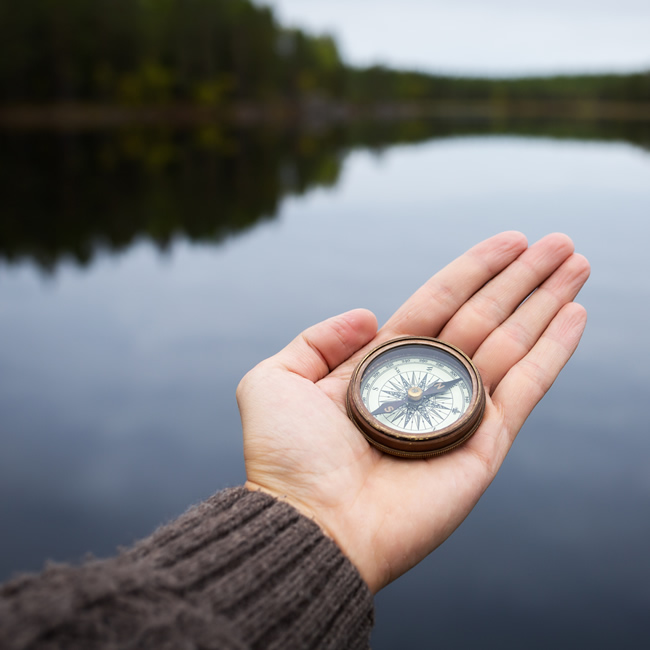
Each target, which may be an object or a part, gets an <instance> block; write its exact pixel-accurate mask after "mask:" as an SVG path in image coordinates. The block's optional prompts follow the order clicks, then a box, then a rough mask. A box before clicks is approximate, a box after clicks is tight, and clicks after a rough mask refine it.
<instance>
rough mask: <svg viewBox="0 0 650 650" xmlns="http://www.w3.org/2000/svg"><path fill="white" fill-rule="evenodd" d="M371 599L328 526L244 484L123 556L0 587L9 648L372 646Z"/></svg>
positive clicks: (0, 638)
mask: <svg viewBox="0 0 650 650" xmlns="http://www.w3.org/2000/svg"><path fill="white" fill-rule="evenodd" d="M372 624H373V603H372V595H371V593H370V591H369V589H368V587H367V586H366V584H365V582H364V581H363V580H362V578H361V577H360V575H359V573H358V572H357V570H356V569H355V567H354V566H353V565H352V564H351V563H350V562H349V561H348V560H347V558H346V557H345V556H344V555H343V554H342V553H341V551H340V550H339V548H338V547H337V546H336V544H335V543H334V542H332V541H331V540H330V539H329V538H327V537H326V536H325V535H323V533H322V531H321V530H320V528H319V527H318V526H317V525H316V524H315V523H314V522H312V521H310V520H309V519H307V518H306V517H304V516H303V515H301V514H300V513H298V512H297V511H296V510H295V509H294V508H292V507H291V506H289V505H288V504H286V503H284V502H281V501H277V500H275V499H273V498H272V497H270V496H268V495H266V494H263V493H261V492H249V491H248V490H246V489H245V488H243V487H240V488H232V489H229V490H224V491H223V492H220V493H218V494H216V495H214V496H213V497H211V498H210V499H208V500H207V501H205V502H204V503H202V504H200V505H198V506H196V507H194V508H192V509H191V510H189V511H188V512H187V513H186V514H184V515H183V516H181V517H180V518H179V519H177V520H176V521H174V522H172V523H170V524H168V525H166V526H163V527H161V528H160V529H158V530H157V531H156V532H155V533H154V534H153V535H151V536H150V537H148V538H147V539H145V540H143V541H141V542H139V543H137V544H136V545H135V546H134V547H132V548H130V549H127V550H125V551H122V552H121V553H120V554H119V555H117V556H116V557H114V558H110V559H106V560H93V561H90V562H87V563H86V564H84V565H83V566H81V567H76V568H75V567H69V566H60V565H56V566H49V567H48V568H46V569H45V571H44V572H43V573H41V574H38V575H29V576H23V577H19V578H17V579H15V580H13V581H12V582H10V583H7V584H6V585H4V586H2V587H1V588H0V647H1V648H6V649H7V650H18V649H21V650H24V649H28V648H29V649H32V648H33V649H36V648H38V649H39V650H40V649H43V650H50V649H51V650H54V649H58V648H66V649H69V650H75V649H77V648H79V649H81V648H84V650H93V649H97V650H99V649H101V650H108V649H113V648H152V649H153V648H155V649H156V650H165V649H167V648H169V649H170V650H171V649H172V648H173V649H174V650H186V649H187V650H189V649H190V648H192V649H193V648H196V649H198V648H201V649H202V650H203V649H205V650H207V649H212V648H226V649H240V648H241V649H244V648H246V649H254V648H264V649H266V648H269V649H272V648H283V649H285V648H332V649H333V648H346V649H347V648H350V649H355V648H367V647H368V644H369V636H370V631H371V628H372Z"/></svg>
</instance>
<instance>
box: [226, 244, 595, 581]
mask: <svg viewBox="0 0 650 650" xmlns="http://www.w3.org/2000/svg"><path fill="white" fill-rule="evenodd" d="M588 276H589V264H588V262H587V261H586V260H585V259H584V258H583V257H582V256H580V255H576V254H574V253H573V244H572V242H571V240H570V239H569V238H568V237H566V236H565V235H549V236H547V237H545V238H544V239H542V240H541V241H539V242H537V243H536V244H534V245H533V246H531V247H530V248H528V247H527V243H526V240H525V237H524V236H523V235H521V234H520V233H512V232H510V233H503V234H501V235H497V236H495V237H492V238H491V239H488V240H486V241H484V242H482V243H480V244H478V245H477V246H475V247H474V248H472V249H471V250H469V251H468V252H467V253H465V254H464V255H462V256H461V257H459V258H458V259H456V260H455V261H454V262H452V263H451V264H449V265H448V266H447V267H446V268H444V269H443V270H442V271H440V272H439V273H437V274H436V275H434V276H433V277H432V278H431V279H430V280H429V281H428V282H427V283H426V284H425V285H424V286H423V287H421V288H420V289H419V290H418V291H417V292H416V293H415V294H414V295H413V296H411V298H409V299H408V300H407V301H406V302H405V303H404V305H403V306H402V307H401V308H400V309H398V310H397V312H396V313H395V314H394V315H393V316H392V317H391V318H390V319H389V321H388V322H387V323H386V324H385V325H384V327H382V328H381V329H380V330H379V331H378V332H377V331H376V319H375V317H374V316H373V315H372V314H371V313H370V312H368V311H365V310H354V311H351V312H348V313H346V314H342V315H340V316H336V317H334V318H331V319H329V320H326V321H324V322H322V323H319V324H318V325H315V326H313V327H311V328H309V329H307V330H306V331H305V332H303V333H302V334H300V335H299V336H298V337H297V338H296V339H295V340H294V341H293V342H292V343H290V344H289V345H288V346H287V347H286V348H285V349H284V350H282V351H281V352H279V353H278V354H277V355H275V356H273V357H271V358H270V359H267V360H265V361H263V362H262V363H260V364H259V365H258V366H256V367H255V368H254V369H253V370H251V371H250V372H249V373H248V374H247V375H246V377H244V379H243V380H242V382H241V384H240V385H239V387H238V389H237V399H238V402H239V407H240V411H241V416H242V423H243V431H244V455H245V461H246V472H247V478H248V481H247V486H248V488H249V489H252V490H255V489H261V490H264V491H266V492H268V493H270V494H272V495H274V496H276V497H278V498H281V499H286V500H287V501H288V502H289V503H291V504H292V505H294V506H295V507H296V508H297V509H298V510H300V511H302V512H303V513H304V514H306V515H307V516H308V517H311V518H313V519H314V520H315V521H316V522H317V523H318V524H319V525H320V526H321V528H322V529H323V531H324V532H325V533H326V534H327V535H329V536H330V537H332V538H333V539H334V540H335V541H336V542H337V544H338V545H339V547H340V548H341V549H342V551H343V552H344V553H345V554H346V555H347V556H348V558H349V559H350V560H351V561H352V562H353V563H354V564H355V565H356V567H357V568H358V570H359V572H360V573H361V575H362V577H363V578H364V579H365V581H366V582H367V584H368V586H369V587H370V588H371V589H372V590H373V591H375V592H376V591H378V590H379V589H381V587H383V586H385V585H386V584H388V583H389V582H391V581H392V580H394V579H395V578H397V577H398V576H400V575H401V574H403V573H404V572H405V571H407V570H408V569H409V568H411V567H412V566H414V565H415V564H417V563H418V562H419V561H420V560H422V559H423V558H424V557H425V556H426V555H427V554H429V553H430V552H431V551H433V550H434V549H435V548H436V547H437V546H439V545H440V544H441V543H442V542H443V541H444V540H445V539H446V538H447V537H449V535H450V534H451V533H452V532H453V531H454V530H455V529H456V528H457V527H458V526H459V525H460V523H461V522H462V521H463V519H464V518H465V517H466V516H467V515H468V514H469V512H470V511H471V509H472V508H473V507H474V505H475V504H476V502H477V501H478V499H479V498H480V496H481V495H482V494H483V492H484V491H485V489H486V488H487V487H488V485H489V484H490V482H491V481H492V479H493V478H494V476H495V474H496V473H497V471H498V469H499V467H500V466H501V463H502V462H503V460H504V458H505V456H506V454H507V452H508V450H509V449H510V446H511V445H512V443H513V441H514V439H515V437H516V435H517V433H518V432H519V429H520V428H521V426H522V425H523V423H524V421H525V420H526V418H527V417H528V415H529V414H530V412H531V411H532V409H533V408H534V406H535V405H536V404H537V402H538V401H539V400H540V399H541V398H542V397H543V395H544V394H545V393H546V391H547V390H548V389H549V388H550V386H551V384H552V383H553V381H554V380H555V378H556V377H557V375H558V373H559V372H560V370H561V369H562V367H563V366H564V364H565V363H566V362H567V361H568V360H569V358H570V357H571V355H572V354H573V352H574V350H575V349H576V347H577V345H578V342H579V340H580V337H581V335H582V332H583V330H584V327H585V324H586V313H585V310H584V309H583V308H582V307H581V306H580V305H577V304H575V303H573V302H572V301H573V299H574V298H575V296H576V295H577V293H578V291H579V290H580V288H581V287H582V285H583V284H584V283H585V281H586V280H587V277H588ZM526 298H527V299H526ZM524 301H525V302H524ZM407 334H410V335H419V336H435V337H438V338H440V339H442V340H445V341H448V342H449V343H452V344H453V345H456V346H457V347H459V348H461V349H462V350H463V351H464V352H465V353H466V354H468V355H469V356H470V357H472V358H473V361H474V363H475V364H476V366H477V367H478V369H479V372H480V373H481V376H482V378H483V382H484V384H485V388H486V392H487V395H488V397H487V405H486V411H485V416H484V418H483V421H482V423H481V426H480V427H479V428H478V430H477V431H476V433H475V434H474V435H473V436H472V438H470V439H469V440H468V441H467V442H466V443H465V444H463V445H462V446H460V447H459V448H457V449H455V450H454V451H451V452H449V453H447V454H443V455H441V456H436V457H434V458H429V459H426V460H403V459H400V458H394V457H392V456H388V455H386V454H383V453H381V452H379V451H377V450H376V449H374V448H373V447H371V446H370V445H369V444H368V443H367V442H366V440H365V438H364V437H363V436H362V435H361V433H360V432H359V431H358V430H357V428H356V427H355V426H354V424H352V422H351V421H350V420H349V419H348V417H347V414H346V408H345V394H346V390H347V386H348V382H349V379H350V376H351V374H352V371H353V370H354V367H355V365H356V364H357V362H358V361H359V359H360V358H361V357H362V356H363V354H365V353H366V352H367V351H368V350H369V349H371V348H372V347H374V346H375V345H377V344H379V343H380V342H383V341H386V340H388V339H392V338H394V337H397V336H402V335H407Z"/></svg>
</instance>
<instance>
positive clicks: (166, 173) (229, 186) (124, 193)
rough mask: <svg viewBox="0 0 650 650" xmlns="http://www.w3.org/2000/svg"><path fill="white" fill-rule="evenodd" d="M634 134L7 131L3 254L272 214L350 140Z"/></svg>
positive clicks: (424, 126) (220, 226) (196, 232)
mask: <svg viewBox="0 0 650 650" xmlns="http://www.w3.org/2000/svg"><path fill="white" fill-rule="evenodd" d="M499 133H509V134H519V135H531V136H549V137H566V138H584V139H598V140H605V139H612V140H624V141H628V142H632V143H634V144H637V145H639V146H642V147H644V148H646V149H649V150H650V124H639V123H612V122H609V123H607V124H604V125H601V124H595V123H585V122H567V123H551V122H548V123H544V122H539V121H538V122H535V123H534V124H527V123H524V122H520V123H509V124H495V123H487V122H485V123H478V122H477V123H473V124H470V123H464V124H457V123H453V122H449V121H427V120H420V121H402V122H399V121H385V122H377V121H375V122H372V123H369V122H366V123H357V124H350V125H336V126H331V127H327V128H325V127H323V128H321V129H319V130H287V129H284V130H280V129H270V128H268V129H262V128H256V129H250V128H249V129H241V130H224V129H222V128H220V127H218V126H205V127H202V128H199V129H196V130H194V131H190V130H186V131H177V130H173V129H171V128H155V129H154V128H151V129H143V128H132V129H123V130H119V131H111V130H107V131H99V132H92V133H80V134H62V133H57V134H54V133H20V134H17V133H13V134H12V133H6V132H5V133H3V134H2V136H0V137H1V140H2V146H0V196H2V216H1V217H0V256H1V257H2V258H3V259H4V260H5V261H9V262H12V261H15V260H19V259H22V258H27V259H30V260H32V261H33V262H34V263H36V264H37V265H38V266H39V267H41V268H42V269H43V270H52V269H53V268H54V267H55V266H56V264H57V263H58V262H59V261H60V260H61V259H64V258H73V259H74V260H76V261H77V262H78V263H81V264H87V263H89V262H90V261H91V260H92V257H93V255H94V253H95V252H96V251H98V250H101V249H108V250H113V251H116V250H120V249H123V248H125V247H127V246H129V245H130V244H131V243H132V242H134V241H135V240H136V239H142V238H145V239H149V240H151V241H153V242H155V243H156V245H158V246H159V247H160V248H161V249H164V248H165V247H166V246H168V245H169V243H170V242H171V241H172V240H173V239H174V238H176V237H184V238H188V239H190V240H194V241H207V242H215V243H216V242H219V241H221V240H222V239H224V238H225V237H228V236H230V235H232V234H235V233H238V232H240V231H243V230H245V229H247V228H249V227H251V226H253V225H255V224H256V223H258V222H259V221H261V220H263V219H269V218H273V217H274V215H275V214H276V213H277V210H278V206H279V203H280V202H281V200H282V198H283V197H285V196H287V195H290V194H301V193H304V192H306V191H307V190H309V189H311V188H313V187H318V186H321V187H322V186H334V185H335V184H336V183H337V181H338V178H339V175H340V173H341V167H342V161H343V159H344V157H345V154H346V152H348V151H349V150H351V149H354V148H359V147H365V148H370V149H375V150H377V151H379V150H381V149H383V148H385V147H388V146H390V145H392V144H397V143H415V142H422V141H425V140H430V139H435V138H442V137H449V136H453V135H464V134H467V135H469V134H474V135H476V134H499Z"/></svg>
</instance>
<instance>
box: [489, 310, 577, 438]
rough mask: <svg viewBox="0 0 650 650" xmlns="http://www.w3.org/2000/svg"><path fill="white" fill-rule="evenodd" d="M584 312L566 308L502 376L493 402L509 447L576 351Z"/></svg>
mask: <svg viewBox="0 0 650 650" xmlns="http://www.w3.org/2000/svg"><path fill="white" fill-rule="evenodd" d="M586 324H587V312H586V310H585V309H584V307H582V306H581V305H578V304H576V303H569V304H567V305H565V306H564V307H563V308H562V309H561V310H560V311H559V312H558V314H557V315H556V316H555V318H554V319H553V320H552V322H551V324H550V325H549V326H548V328H547V329H546V331H545V332H544V334H543V335H542V336H541V337H540V339H539V341H537V343H536V344H535V345H534V347H533V348H532V350H531V351H530V352H529V353H528V354H527V355H526V356H525V357H524V358H523V359H522V360H521V361H519V362H518V363H517V364H515V365H514V366H513V367H512V368H511V369H510V371H509V372H508V373H507V374H506V375H505V377H504V378H503V379H502V380H501V382H500V383H499V385H498V386H497V388H496V390H495V391H494V394H493V396H492V400H493V401H494V403H495V404H497V406H499V407H500V409H501V412H502V414H503V417H504V420H505V423H506V427H505V431H506V432H507V435H508V437H509V440H508V443H509V444H511V443H512V441H513V440H514V438H515V437H516V435H517V433H518V431H519V429H520V428H521V426H522V425H523V423H524V422H525V421H526V418H527V417H528V416H529V415H530V413H531V411H532V410H533V408H534V407H535V405H536V404H537V403H538V402H539V400H541V399H542V397H544V395H545V394H546V392H547V391H548V389H549V388H550V387H551V386H552V384H553V382H554V381H555V379H556V377H557V376H558V374H559V373H560V370H562V368H563V367H564V366H565V364H566V363H567V361H568V360H569V359H570V358H571V355H572V354H573V353H574V351H575V349H576V348H577V347H578V343H579V342H580V338H581V336H582V333H583V332H584V329H585V325H586Z"/></svg>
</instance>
